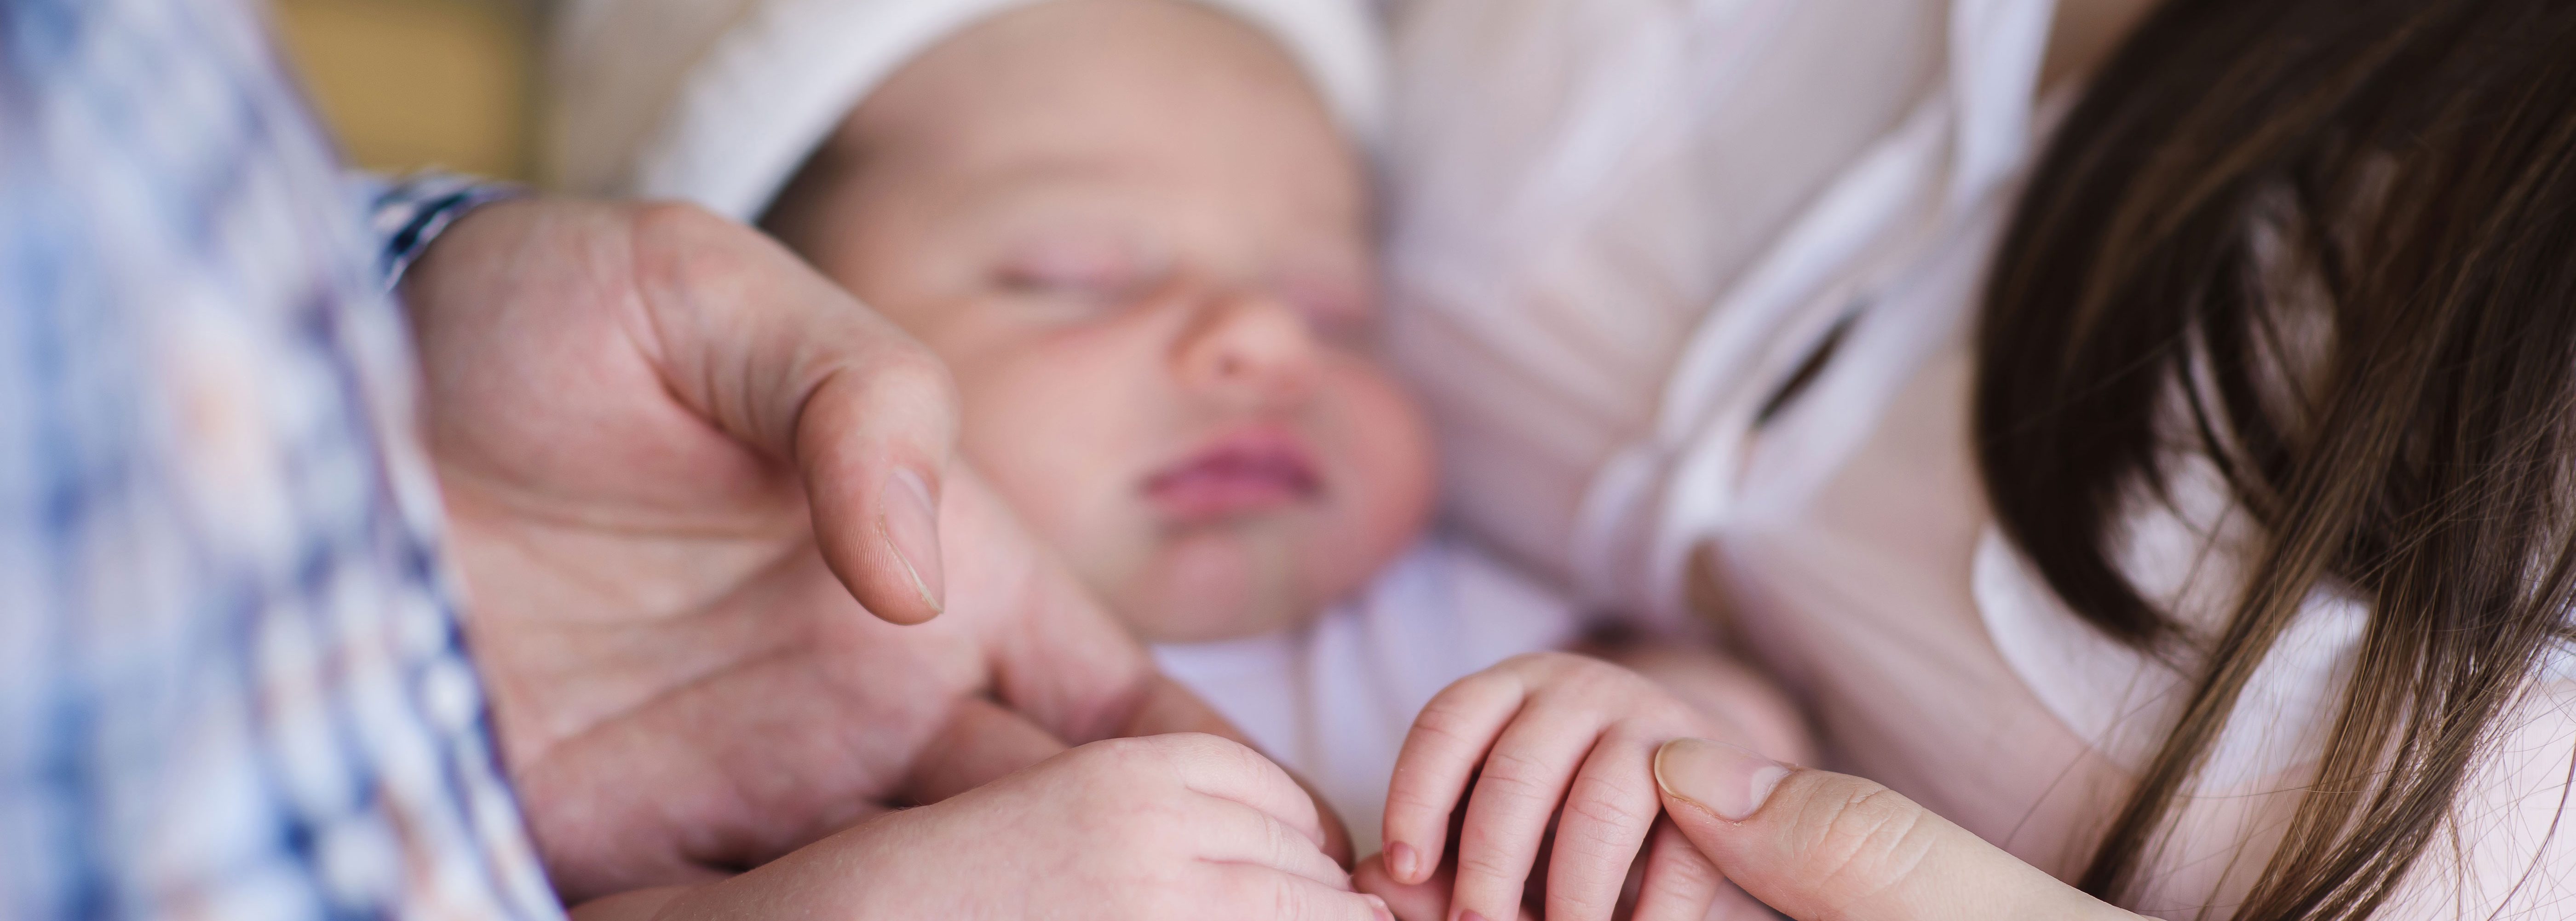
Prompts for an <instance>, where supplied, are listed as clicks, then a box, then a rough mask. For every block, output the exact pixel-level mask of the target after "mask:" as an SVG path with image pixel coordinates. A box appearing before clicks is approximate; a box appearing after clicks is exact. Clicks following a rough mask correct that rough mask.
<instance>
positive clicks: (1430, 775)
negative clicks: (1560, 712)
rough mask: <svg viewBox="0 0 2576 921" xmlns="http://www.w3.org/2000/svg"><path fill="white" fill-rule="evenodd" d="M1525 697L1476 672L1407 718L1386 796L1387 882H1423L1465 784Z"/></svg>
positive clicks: (1492, 675)
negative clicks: (1409, 725) (1408, 723)
mask: <svg viewBox="0 0 2576 921" xmlns="http://www.w3.org/2000/svg"><path fill="white" fill-rule="evenodd" d="M1528 695H1529V689H1528V687H1527V686H1526V685H1524V684H1522V683H1521V681H1520V680H1519V679H1518V678H1516V677H1514V676H1512V675H1511V674H1509V673H1507V672H1484V673H1480V674H1476V675H1470V676H1468V677H1466V678H1463V679H1460V680H1459V681H1458V682H1457V683H1455V684H1452V685H1450V686H1448V687H1446V688H1443V689H1441V691H1440V693H1438V694H1435V695H1432V698H1431V702H1430V703H1427V704H1424V705H1423V706H1422V712H1421V714H1420V715H1418V716H1415V717H1414V719H1413V728H1412V729H1411V730H1410V731H1408V732H1406V733H1405V736H1404V746H1403V747H1402V748H1401V749H1398V750H1397V752H1396V756H1395V776H1394V777H1393V779H1391V780H1390V781H1388V783H1387V789H1386V827H1385V835H1386V868H1387V872H1388V874H1389V876H1390V877H1391V878H1392V879H1393V880H1394V881H1396V882H1399V883H1404V884H1407V885H1412V884H1417V883H1421V882H1423V881H1424V880H1427V879H1430V878H1431V873H1432V871H1433V869H1435V868H1436V866H1437V865H1438V864H1439V863H1440V855H1441V854H1443V853H1445V852H1446V851H1447V849H1448V847H1449V818H1450V815H1451V814H1452V813H1454V812H1456V811H1457V809H1458V803H1459V801H1460V800H1462V799H1464V798H1465V797H1466V794H1467V783H1468V781H1469V780H1470V779H1472V778H1473V777H1475V776H1476V769H1477V766H1478V765H1481V764H1483V763H1484V762H1485V756H1486V754H1487V752H1489V751H1490V750H1491V749H1492V747H1493V743H1494V737H1495V736H1497V735H1499V734H1501V732H1502V731H1503V726H1504V725H1505V724H1507V723H1509V722H1511V719H1512V715H1513V714H1515V713H1518V712H1520V708H1521V704H1522V703H1523V702H1524V701H1526V700H1527V699H1528Z"/></svg>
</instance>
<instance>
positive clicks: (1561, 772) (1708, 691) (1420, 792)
mask: <svg viewBox="0 0 2576 921" xmlns="http://www.w3.org/2000/svg"><path fill="white" fill-rule="evenodd" d="M1596 651H1598V652H1600V653H1602V655H1601V656H1598V657H1596V656H1590V655H1578V654H1572V653H1542V654H1538V655H1531V656H1522V657H1519V658H1516V659H1512V660H1510V661H1507V662H1504V663H1502V664H1500V665H1497V666H1495V667H1493V668H1491V669H1487V670H1486V671H1484V672H1480V673H1478V674H1475V675H1471V676H1469V677H1467V678H1465V679H1462V680H1460V681H1459V682H1458V683H1456V684H1453V685H1451V686H1450V687H1449V688H1448V689H1447V690H1444V691H1442V692H1441V693H1440V694H1439V695H1438V696H1437V697H1434V698H1433V699H1432V701H1431V703H1430V704H1429V705H1427V706H1425V707H1424V708H1423V711H1422V714H1421V716H1420V717H1418V718H1417V719H1416V721H1415V723H1414V728H1413V731H1412V733H1411V734H1410V735H1409V736H1408V737H1407V738H1406V740H1405V744H1404V749H1403V752H1402V753H1401V754H1400V755H1399V756H1398V759H1397V762H1396V771H1395V777H1394V779H1393V781H1392V783H1391V784H1390V786H1389V789H1388V796H1387V810H1386V840H1387V848H1386V854H1385V866H1384V872H1385V875H1386V877H1388V878H1389V879H1390V880H1391V881H1392V883H1393V884H1394V886H1392V887H1389V888H1387V889H1385V890H1381V891H1382V892H1383V893H1384V894H1386V895H1388V896H1389V899H1390V901H1392V902H1395V903H1396V907H1397V909H1398V913H1399V914H1401V915H1403V916H1405V917H1408V918H1412V917H1415V916H1416V915H1425V916H1433V917H1444V918H1465V917H1469V916H1472V917H1475V918H1479V919H1485V921H1510V919H1513V918H1515V917H1516V916H1519V915H1520V914H1521V913H1522V909H1521V906H1522V904H1523V897H1524V888H1525V884H1526V883H1528V882H1530V881H1531V880H1533V879H1539V880H1541V881H1542V882H1543V884H1544V890H1543V891H1544V897H1543V899H1542V900H1539V901H1543V903H1544V906H1545V912H1544V916H1545V917H1546V918H1548V919H1549V921H1607V919H1609V918H1610V917H1611V915H1612V913H1613V912H1614V910H1616V908H1617V906H1618V904H1619V900H1620V895H1621V892H1622V890H1623V887H1624V885H1625V883H1626V882H1627V879H1628V875H1629V874H1628V871H1629V868H1630V866H1631V865H1632V864H1634V863H1636V859H1637V857H1638V855H1639V853H1640V852H1641V851H1645V852H1646V853H1647V859H1646V861H1645V864H1644V868H1643V869H1644V876H1643V880H1642V882H1643V887H1642V889H1641V895H1640V897H1639V900H1638V902H1637V904H1636V915H1635V917H1637V918H1639V919H1647V921H1651V919H1660V918H1677V919H1678V918H1687V919H1692V921H1697V919H1700V918H1702V917H1704V916H1707V915H1708V913H1709V910H1710V906H1711V905H1713V904H1716V903H1718V902H1720V901H1722V900H1724V899H1727V898H1734V899H1742V896H1741V895H1740V894H1734V893H1732V892H1731V887H1729V886H1727V885H1726V883H1725V882H1724V877H1723V876H1722V875H1721V874H1719V873H1718V872H1717V871H1716V869H1715V868H1714V867H1711V866H1709V865H1708V863H1707V861H1706V860H1705V859H1704V858H1702V857H1700V856H1699V853H1698V852H1697V851H1696V850H1694V849H1693V848H1691V847H1690V845H1689V843H1688V842H1686V841H1684V840H1682V839H1681V838H1680V836H1679V835H1678V834H1676V833H1675V832H1674V830H1673V828H1672V827H1671V825H1670V823H1669V822H1663V821H1659V820H1658V818H1659V815H1660V813H1661V808H1662V807H1661V803H1660V800H1659V798H1658V792H1657V790H1656V786H1655V779H1654V766H1653V759H1654V753H1655V751H1656V749H1657V748H1659V747H1660V746H1662V744H1663V743H1664V742H1667V741H1670V740H1672V739H1676V738H1683V737H1692V738H1706V739H1716V740H1720V741H1726V742H1732V743H1735V744H1738V745H1743V746H1746V747H1749V748H1755V749H1757V750H1764V751H1768V752H1776V753H1779V756H1780V757H1783V758H1786V759H1789V760H1798V759H1803V758H1806V757H1807V756H1808V752H1809V750H1810V747H1811V745H1810V743H1809V742H1808V741H1807V737H1806V734H1805V732H1804V730H1803V728H1802V723H1801V721H1800V720H1799V719H1798V717H1797V715H1796V711H1795V710H1794V708H1792V707H1791V706H1790V705H1789V703H1788V701H1787V699H1786V698H1785V697H1784V696H1783V695H1781V694H1780V693H1779V692H1777V691H1776V690H1774V689H1772V688H1771V687H1770V686H1769V685H1768V684H1767V683H1765V682H1763V681H1762V680H1761V679H1759V678H1757V677H1755V676H1754V675H1753V674H1752V673H1750V672H1749V671H1747V670H1745V669H1744V668H1743V667H1742V666H1740V665H1737V664H1734V663H1732V662H1730V661H1728V660H1726V659H1724V658H1723V657H1720V656H1717V655H1714V654H1713V653H1709V652H1706V651H1703V650H1698V649H1694V648H1689V647H1681V648H1646V647H1642V646H1631V645H1621V646H1612V647H1607V648H1598V649H1597V650H1596ZM1471 790H1472V793H1471V792H1470V791H1471ZM1462 802H1463V803H1464V804H1465V806H1464V810H1463V812H1464V815H1463V817H1461V821H1460V823H1459V825H1458V841H1457V861H1456V869H1455V873H1456V881H1455V882H1454V884H1451V885H1449V886H1446V887H1442V888H1445V889H1447V890H1448V892H1447V893H1446V894H1447V895H1449V896H1450V898H1449V899H1447V900H1445V901H1447V902H1448V905H1447V906H1445V907H1436V908H1433V909H1432V911H1430V912H1424V911H1422V910H1421V909H1422V908H1423V907H1426V906H1427V905H1428V902H1427V901H1426V900H1425V899H1423V898H1422V896H1423V893H1422V892H1421V891H1420V890H1421V888H1422V886H1423V884H1425V883H1426V882H1429V881H1430V880H1432V879H1433V877H1434V875H1435V873H1437V872H1438V871H1439V870H1440V866H1439V865H1440V864H1441V863H1442V862H1443V861H1442V855H1443V853H1444V852H1445V850H1446V849H1447V847H1448V841H1447V837H1448V834H1449V829H1450V825H1451V820H1452V818H1453V815H1452V814H1453V813H1454V812H1458V811H1460V810H1459V806H1460V804H1461V803H1462ZM1551 823H1553V825H1554V829H1553V835H1554V843H1553V846H1552V847H1550V846H1549V844H1548V837H1549V835H1550V825H1551ZM1542 851H1546V852H1547V853H1546V854H1545V855H1544V856H1545V857H1546V858H1547V862H1546V863H1545V864H1544V870H1541V871H1539V872H1538V873H1535V874H1534V873H1533V869H1534V868H1537V867H1540V866H1541V864H1540V858H1541V856H1542V853H1541V852H1542ZM1747 907H1750V905H1749V904H1748V905H1747ZM1408 908H1411V909H1412V910H1408Z"/></svg>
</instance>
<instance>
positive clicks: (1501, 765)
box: [1455, 703, 1627, 921]
mask: <svg viewBox="0 0 2576 921" xmlns="http://www.w3.org/2000/svg"><path fill="white" fill-rule="evenodd" d="M1599 719H1600V718H1599V716H1598V715H1597V714H1594V713H1591V712H1588V711H1586V710H1582V709H1578V708H1559V707H1545V706H1539V705H1537V704H1535V703H1534V704H1533V705H1531V706H1529V707H1524V708H1523V709H1522V710H1521V713H1520V715H1519V716H1517V717H1515V718H1513V720H1512V724H1511V726H1510V727H1508V728H1506V729H1504V730H1503V734H1502V737H1501V738H1498V739H1495V740H1494V751H1493V753H1492V754H1490V755H1487V756H1486V758H1485V769H1484V771H1483V772H1482V773H1480V774H1478V775H1477V779H1476V792H1475V793H1473V794H1470V795H1469V796H1468V798H1467V823H1466V825H1465V826H1463V827H1462V828H1461V830H1460V831H1459V834H1458V888H1457V895H1456V896H1455V898H1456V901H1457V904H1456V909H1457V910H1458V911H1459V912H1460V915H1459V916H1460V917H1462V918H1464V917H1466V916H1467V915H1468V914H1469V913H1473V914H1474V915H1475V917H1477V918H1480V919H1485V921H1500V919H1503V918H1508V917H1511V916H1512V911H1513V909H1514V908H1515V907H1516V906H1518V905H1520V904H1521V895H1522V889H1523V887H1524V886H1526V885H1527V883H1528V882H1529V880H1530V878H1531V868H1533V867H1535V866H1537V864H1538V855H1539V848H1540V846H1541V845H1542V844H1543V843H1544V842H1545V841H1546V839H1547V830H1548V822H1549V821H1550V820H1551V819H1554V818H1555V817H1556V815H1557V810H1558V806H1559V805H1560V804H1562V803H1564V802H1565V794H1566V790H1567V789H1568V788H1570V787H1571V786H1573V784H1574V776H1575V772H1576V771H1577V770H1579V769H1581V768H1582V766H1583V759H1584V758H1585V756H1586V755H1588V754H1590V752H1591V751H1592V749H1593V747H1594V746H1595V745H1596V744H1597V743H1598V742H1599V741H1600V739H1601V734H1600V731H1599V730H1600V727H1599V725H1598V723H1599ZM1626 872H1627V868H1626V867H1625V866H1622V867H1620V874H1621V875H1622V876H1625V875H1626Z"/></svg>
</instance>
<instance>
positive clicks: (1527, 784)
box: [1476, 748, 1558, 798]
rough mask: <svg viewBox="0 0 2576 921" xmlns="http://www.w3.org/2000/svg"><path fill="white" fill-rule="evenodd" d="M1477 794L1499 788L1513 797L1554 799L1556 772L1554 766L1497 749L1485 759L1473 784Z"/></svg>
mask: <svg viewBox="0 0 2576 921" xmlns="http://www.w3.org/2000/svg"><path fill="white" fill-rule="evenodd" d="M1476 787H1477V789H1478V790H1479V791H1481V790H1484V789H1487V788H1489V787H1493V788H1499V789H1500V790H1501V791H1502V792H1504V793H1508V794H1513V795H1527V796H1532V797H1538V796H1548V797H1551V798H1552V797H1553V795H1554V794H1555V793H1556V792H1557V787H1558V779H1557V771H1556V768H1555V767H1554V766H1553V765H1550V764H1548V763H1547V762H1544V761H1540V760H1538V759H1536V758H1532V757H1530V756H1528V755H1525V754H1522V753H1520V752H1517V751H1513V750H1511V749H1509V748H1496V749H1494V753H1493V754H1491V755H1488V756H1486V758H1485V774H1484V777H1483V779H1482V780H1480V781H1478V782H1477V785H1476Z"/></svg>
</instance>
